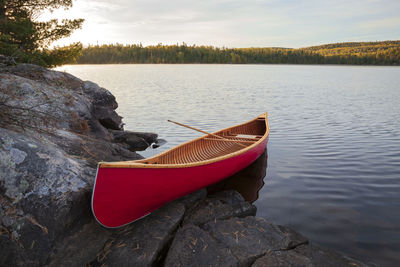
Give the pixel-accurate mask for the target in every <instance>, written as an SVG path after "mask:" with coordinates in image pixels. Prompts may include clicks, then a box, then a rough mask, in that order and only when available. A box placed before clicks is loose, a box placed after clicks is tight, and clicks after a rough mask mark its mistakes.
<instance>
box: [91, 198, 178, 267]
mask: <svg viewBox="0 0 400 267" xmlns="http://www.w3.org/2000/svg"><path fill="white" fill-rule="evenodd" d="M184 212H185V206H184V205H183V204H182V203H179V202H172V203H170V204H167V205H166V206H164V207H162V208H161V209H159V210H157V211H156V212H154V213H152V214H150V215H149V216H147V217H145V218H143V219H142V220H139V221H136V222H134V223H132V224H131V225H129V226H127V227H124V228H122V229H121V230H114V231H115V232H114V234H113V237H112V238H111V239H109V240H108V241H107V242H106V243H105V246H104V247H103V249H102V250H101V251H100V252H99V253H98V254H97V257H96V259H95V260H94V261H93V262H92V265H99V266H100V265H101V266H103V265H105V266H152V265H154V264H156V263H157V262H158V261H160V260H161V258H160V257H162V255H163V253H162V250H163V249H164V248H166V246H167V244H168V243H169V242H170V240H171V239H172V237H173V234H174V233H175V231H176V229H177V228H178V225H179V223H180V222H181V220H182V218H183V214H184Z"/></svg>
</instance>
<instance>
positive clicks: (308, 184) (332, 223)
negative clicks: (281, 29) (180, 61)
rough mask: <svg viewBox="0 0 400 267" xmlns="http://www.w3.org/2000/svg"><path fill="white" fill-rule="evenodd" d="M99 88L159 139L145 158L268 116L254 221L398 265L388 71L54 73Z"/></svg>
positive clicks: (396, 174)
mask: <svg viewBox="0 0 400 267" xmlns="http://www.w3.org/2000/svg"><path fill="white" fill-rule="evenodd" d="M59 70H65V71H67V72H70V73H72V74H74V75H76V76H78V77H80V78H81V79H84V80H91V81H94V82H96V83H98V84H99V85H100V86H102V87H105V88H107V89H109V90H110V91H111V92H112V93H113V94H114V95H115V96H116V98H117V101H118V103H119V108H118V110H117V111H118V113H119V114H120V115H122V116H123V117H124V122H125V123H126V126H125V128H126V129H128V130H134V131H151V132H156V133H158V134H159V136H160V138H164V139H166V140H167V141H168V143H167V144H165V145H163V146H161V147H160V148H159V149H156V150H149V151H145V152H144V153H142V155H144V156H146V157H147V156H151V155H154V154H156V153H159V152H161V151H163V150H166V149H168V148H170V147H173V146H175V145H177V144H180V143H182V142H184V141H187V140H190V139H192V138H193V137H197V136H199V135H198V134H197V133H196V132H192V131H190V130H188V129H185V128H181V127H179V126H176V125H174V124H170V123H168V122H167V119H172V120H176V121H180V122H184V123H187V124H189V125H192V126H195V127H198V128H201V129H204V130H206V131H215V130H219V129H221V128H225V127H228V126H231V125H232V124H237V123H242V122H244V121H247V120H249V119H251V118H253V117H255V116H257V115H259V114H260V113H262V112H265V111H267V112H269V121H270V126H271V133H270V141H269V143H268V169H267V175H266V177H265V179H264V182H265V185H264V186H263V188H262V189H261V191H260V192H259V198H258V200H257V201H256V202H255V205H256V206H257V207H258V216H262V217H265V218H268V219H269V220H271V221H274V222H276V223H279V224H284V225H289V226H292V227H293V228H295V229H296V230H298V231H299V232H301V233H303V234H304V235H306V236H307V237H309V238H310V239H311V241H314V242H317V243H319V244H321V245H324V246H326V247H330V248H333V249H337V250H340V251H343V252H345V253H347V254H349V255H353V256H356V257H358V258H361V259H363V260H364V261H370V260H371V261H372V262H375V263H377V264H378V265H379V266H396V265H398V264H400V67H353V66H306V65H78V66H63V67H60V68H59Z"/></svg>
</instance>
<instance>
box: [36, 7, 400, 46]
mask: <svg viewBox="0 0 400 267" xmlns="http://www.w3.org/2000/svg"><path fill="white" fill-rule="evenodd" d="M399 14H400V0H335V1H329V0H328V1H326V0H304V1H295V0H247V1H245V0H241V1H239V0H201V1H188V0H169V1H161V0H140V1H138V0H113V1H108V0H77V1H74V6H73V8H71V9H69V10H67V11H65V10H62V9H61V10H57V11H55V12H53V13H49V12H46V13H43V14H42V16H41V18H40V19H42V20H48V19H50V18H53V17H56V18H84V19H85V20H86V21H85V23H84V24H83V28H82V29H81V30H77V31H76V32H75V33H74V34H73V35H72V36H71V37H70V38H65V39H62V40H60V41H58V42H57V43H56V44H58V45H64V44H68V43H71V42H77V41H80V42H81V43H83V44H84V45H87V44H97V43H98V44H110V43H122V44H137V43H140V42H141V43H142V44H143V45H155V44H158V43H162V44H176V43H182V42H185V43H187V44H189V45H192V44H196V45H214V46H220V47H221V46H226V47H271V46H277V47H294V48H298V47H305V46H310V45H318V44H325V43H335V42H346V41H381V40H397V39H400V15H399Z"/></svg>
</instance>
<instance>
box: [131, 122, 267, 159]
mask: <svg viewBox="0 0 400 267" xmlns="http://www.w3.org/2000/svg"><path fill="white" fill-rule="evenodd" d="M265 119H266V118H265V116H261V117H258V118H256V119H254V120H252V121H250V122H248V123H245V124H242V125H238V126H234V127H231V128H228V129H224V130H221V131H219V132H216V133H214V134H216V135H218V136H222V137H224V138H225V140H224V139H219V138H218V137H214V136H210V135H208V136H207V135H206V136H204V137H202V138H200V139H197V140H194V141H192V142H189V143H186V144H183V145H181V146H178V147H176V148H173V149H171V150H168V151H167V152H166V153H162V154H160V155H159V156H156V157H153V158H149V159H146V160H138V161H136V162H138V163H145V164H188V163H193V162H199V161H204V160H209V159H213V158H217V157H220V156H224V155H227V154H230V153H233V152H236V151H238V150H241V149H243V148H244V147H247V146H250V145H252V144H254V143H255V142H257V141H258V140H259V139H261V138H262V137H263V136H264V135H265V133H266V122H265ZM240 135H245V137H241V136H240ZM226 139H229V140H226ZM238 143H239V144H238Z"/></svg>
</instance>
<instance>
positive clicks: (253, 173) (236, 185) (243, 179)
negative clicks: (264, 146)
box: [207, 150, 268, 203]
mask: <svg viewBox="0 0 400 267" xmlns="http://www.w3.org/2000/svg"><path fill="white" fill-rule="evenodd" d="M267 161H268V154H267V150H265V152H264V153H263V154H262V155H261V156H260V157H259V158H258V159H257V160H256V161H254V162H253V163H252V164H250V165H249V166H248V167H246V168H244V169H243V170H241V171H239V172H238V173H235V174H234V175H232V176H230V177H227V178H226V179H224V180H222V181H220V182H218V183H216V184H213V185H210V186H209V187H207V193H208V194H210V195H212V194H214V193H216V192H219V191H224V190H235V191H237V192H239V193H240V194H241V195H242V196H243V198H244V199H245V200H246V201H248V202H250V203H253V202H254V201H256V200H257V199H258V193H259V191H260V190H261V188H262V187H263V186H264V178H265V175H266V174H267Z"/></svg>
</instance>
